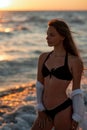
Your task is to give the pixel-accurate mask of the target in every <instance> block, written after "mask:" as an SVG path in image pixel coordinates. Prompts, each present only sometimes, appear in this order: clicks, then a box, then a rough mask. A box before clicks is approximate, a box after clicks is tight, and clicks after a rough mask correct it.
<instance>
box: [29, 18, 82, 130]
mask: <svg viewBox="0 0 87 130" xmlns="http://www.w3.org/2000/svg"><path fill="white" fill-rule="evenodd" d="M46 40H47V43H48V46H49V47H53V51H51V52H47V53H43V54H41V55H40V57H39V62H38V73H37V83H36V90H37V103H38V104H37V111H38V117H37V119H36V120H35V122H34V124H33V126H32V129H31V130H52V128H54V129H55V130H76V129H77V127H78V124H79V122H81V120H82V115H83V108H80V107H81V106H82V105H83V100H82V91H81V89H80V81H81V76H82V72H83V63H82V60H81V58H80V56H79V53H78V50H77V48H76V45H75V43H74V40H73V38H72V35H71V32H70V29H69V27H68V25H67V24H66V23H65V22H64V21H62V20H58V19H53V20H51V21H49V23H48V29H47V37H46ZM71 81H72V93H71V96H70V98H69V97H68V96H67V94H66V89H67V88H68V86H69V84H70V82H71ZM77 104H78V105H77Z"/></svg>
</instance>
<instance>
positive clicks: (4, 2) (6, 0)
mask: <svg viewBox="0 0 87 130" xmlns="http://www.w3.org/2000/svg"><path fill="white" fill-rule="evenodd" d="M11 1H12V0H0V8H5V7H8V6H10V5H11Z"/></svg>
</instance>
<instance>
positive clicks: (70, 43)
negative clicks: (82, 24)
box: [48, 19, 79, 57]
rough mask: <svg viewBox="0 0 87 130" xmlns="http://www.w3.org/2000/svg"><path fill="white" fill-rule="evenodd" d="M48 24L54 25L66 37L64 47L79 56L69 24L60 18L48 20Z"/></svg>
mask: <svg viewBox="0 0 87 130" xmlns="http://www.w3.org/2000/svg"><path fill="white" fill-rule="evenodd" d="M48 25H49V26H53V27H54V28H55V29H56V31H57V32H58V33H59V34H60V35H61V36H64V37H65V39H64V41H63V46H64V49H65V50H66V51H67V52H69V53H70V54H72V55H74V56H78V57H79V51H78V49H77V47H76V44H75V42H74V40H73V37H72V34H71V31H70V29H69V27H68V25H67V24H66V23H65V22H64V21H63V20H59V19H52V20H50V21H49V22H48Z"/></svg>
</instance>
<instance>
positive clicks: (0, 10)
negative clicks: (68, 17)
mask: <svg viewBox="0 0 87 130" xmlns="http://www.w3.org/2000/svg"><path fill="white" fill-rule="evenodd" d="M5 11H8V12H18V11H19V12H24V11H25V12H28V11H38V12H39V11H66V12H67V11H83V12H85V11H87V9H86V10H76V9H75V10H73V9H72V10H71V9H70V10H69V9H68V10H66V9H65V10H62V9H61V10H43V9H42V10H2V9H0V12H5Z"/></svg>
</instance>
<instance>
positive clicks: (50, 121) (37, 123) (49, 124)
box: [31, 117, 53, 130]
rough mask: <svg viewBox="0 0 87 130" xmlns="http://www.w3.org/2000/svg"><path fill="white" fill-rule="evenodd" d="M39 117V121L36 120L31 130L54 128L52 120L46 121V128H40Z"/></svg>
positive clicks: (49, 129) (50, 129)
mask: <svg viewBox="0 0 87 130" xmlns="http://www.w3.org/2000/svg"><path fill="white" fill-rule="evenodd" d="M38 120H39V117H37V119H36V120H35V122H34V124H33V126H32V128H31V130H52V127H53V122H52V120H48V119H47V120H46V121H45V126H44V127H40V126H39V122H38Z"/></svg>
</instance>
